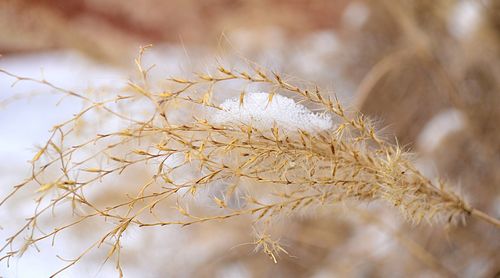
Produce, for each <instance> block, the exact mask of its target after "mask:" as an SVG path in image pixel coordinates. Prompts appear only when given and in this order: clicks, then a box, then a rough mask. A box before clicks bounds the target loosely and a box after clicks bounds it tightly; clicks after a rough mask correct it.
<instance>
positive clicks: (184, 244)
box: [0, 0, 500, 277]
mask: <svg viewBox="0 0 500 278" xmlns="http://www.w3.org/2000/svg"><path fill="white" fill-rule="evenodd" d="M150 43H152V44H154V47H153V48H152V50H151V51H150V52H149V53H148V55H147V56H146V57H145V58H146V60H147V62H148V63H150V64H152V63H154V64H156V65H157V66H156V68H155V69H154V71H153V72H152V75H153V78H156V79H157V80H161V79H162V78H166V77H169V76H175V75H179V74H182V73H184V72H192V71H194V70H197V69H201V70H203V69H204V68H206V67H214V65H215V64H216V62H217V61H219V60H224V61H228V62H229V63H231V64H235V65H237V64H238V63H241V61H242V60H243V59H249V60H251V61H254V62H256V63H258V64H260V65H262V66H264V67H267V68H270V69H272V70H275V71H278V72H282V73H286V74H288V75H290V76H293V77H295V78H297V79H298V80H307V81H311V82H314V83H316V84H318V86H320V87H322V88H324V90H325V91H327V92H329V93H331V94H336V95H337V96H338V97H339V99H340V100H341V101H342V102H344V103H345V104H346V105H347V106H348V107H350V108H351V109H359V110H361V111H362V112H363V113H365V114H366V115H368V116H370V117H371V118H372V119H374V120H375V121H376V123H377V125H378V126H379V127H380V128H382V129H383V133H384V135H386V137H387V138H388V139H389V140H393V141H394V142H397V143H398V144H400V145H402V146H404V147H405V148H406V149H407V150H409V151H411V152H413V153H415V158H416V161H417V164H418V166H419V168H420V169H421V171H423V172H424V173H425V174H426V175H427V176H429V178H435V177H438V176H439V177H442V178H444V179H446V180H448V181H449V183H450V184H451V186H452V187H453V188H454V189H456V191H458V192H461V194H463V195H464V196H466V198H467V199H468V200H469V202H470V203H471V204H472V205H473V206H475V207H478V208H479V209H482V210H484V211H487V212H488V213H489V214H491V215H493V216H495V217H497V218H499V217H500V128H499V126H498V123H499V122H500V1H495V0H482V1H481V0H475V1H473V0H470V1H467V0H461V1H458V0H457V1H453V0H442V1H433V0H402V1H390V0H381V1H361V0H359V1H348V0H337V1H328V0H314V1H308V0H291V1H285V0H252V1H239V0H206V1H194V0H141V1H139V0H130V1H120V0H80V1H77V0H3V1H0V54H1V55H2V57H0V68H2V69H6V70H8V71H10V72H13V73H15V74H18V75H21V76H28V77H34V78H45V79H47V80H49V81H51V82H53V83H54V84H56V85H58V86H61V87H64V88H67V89H73V90H78V91H79V92H91V91H93V90H104V89H106V90H113V89H119V88H120V87H121V86H122V85H123V84H124V83H126V80H127V79H128V78H129V77H130V76H131V75H132V72H133V71H134V63H133V58H134V57H135V56H136V55H137V53H138V49H139V46H141V45H147V44H150ZM13 81H14V80H13V79H12V78H10V77H8V76H6V75H3V74H0V182H1V183H0V184H1V188H0V195H1V196H3V195H4V194H6V193H7V192H8V191H9V188H10V187H11V185H13V184H15V183H16V182H18V181H19V180H22V179H23V178H24V177H25V176H26V175H28V174H29V165H28V164H27V163H26V161H27V160H29V159H31V158H32V157H33V154H34V152H35V149H34V146H35V145H36V144H42V143H44V142H45V140H46V139H47V136H48V132H47V131H48V130H49V129H50V128H51V127H52V126H53V125H55V124H57V123H58V122H61V121H64V120H65V119H67V118H68V117H71V115H72V114H73V113H75V112H78V109H79V108H80V107H81V105H80V103H78V102H76V101H72V100H65V101H64V102H63V103H61V104H58V101H59V99H60V97H58V96H56V95H54V94H52V93H51V90H50V89H47V88H44V87H43V86H40V85H37V84H34V83H23V82H21V83H19V84H16V86H14V87H11V84H12V82H13ZM56 104H58V105H56ZM392 138H394V139H392ZM22 197H24V198H27V199H30V195H29V194H28V193H26V194H25V195H24V196H22ZM29 212H30V211H29V209H27V208H25V207H24V206H23V205H22V201H21V200H18V201H16V202H10V204H8V207H7V210H6V209H2V210H0V219H1V221H0V226H1V227H2V228H3V230H0V237H2V238H4V237H6V236H7V235H8V231H9V228H10V226H11V225H12V226H15V225H19V224H20V222H19V219H22V217H23V216H25V215H27V214H29ZM16 219H17V220H16ZM285 222H286V223H285ZM285 222H284V223H283V224H282V226H283V227H280V225H279V224H278V225H277V227H276V229H277V230H278V231H280V229H281V233H279V234H280V235H281V238H282V241H283V242H284V243H285V248H286V249H287V250H288V251H289V252H290V254H291V255H292V256H287V255H283V256H282V257H280V258H279V263H278V264H274V263H272V261H271V260H269V259H268V258H267V257H266V256H265V255H263V254H260V253H258V254H254V253H253V252H252V246H248V245H241V244H242V243H247V242H251V240H252V237H251V236H252V231H251V228H250V226H249V225H248V221H246V220H244V219H243V220H233V221H229V222H227V223H224V224H221V223H207V224H203V225H199V226H197V227H190V228H182V229H181V228H172V227H169V228H158V229H150V230H139V229H136V230H131V231H130V232H129V233H128V234H127V236H128V238H127V243H126V244H125V249H126V250H127V251H124V252H125V253H124V255H123V257H124V259H123V260H124V269H125V274H126V277H165V276H169V277H498V276H499V275H500V234H499V233H498V230H495V228H494V227H490V226H488V225H487V224H484V223H476V221H475V220H472V219H470V220H469V221H468V222H467V224H466V225H458V226H452V225H429V224H427V223H422V224H420V225H418V226H412V225H411V224H408V223H405V222H404V221H403V219H402V218H401V217H400V216H399V215H398V214H397V213H394V212H393V211H392V210H391V208H386V207H385V206H384V205H381V206H379V205H376V204H375V205H374V204H370V205H361V206H359V207H358V208H357V209H356V210H355V211H352V210H350V209H349V210H347V209H345V208H343V206H342V205H339V206H338V207H335V208H332V209H329V210H326V211H318V212H317V213H315V214H314V215H301V216H294V217H292V218H291V219H289V220H288V221H285ZM88 232H90V231H88ZM79 235H80V236H79V237H78V236H73V237H69V238H66V239H62V240H61V241H59V242H58V245H56V247H51V246H50V244H49V245H47V246H43V248H41V253H38V252H37V251H36V250H31V251H29V252H27V253H26V255H25V257H23V258H22V259H21V260H19V261H17V260H16V261H11V267H10V268H6V265H5V264H0V277H1V276H5V277H35V276H37V277H40V276H48V274H50V273H52V272H53V271H54V270H57V266H60V265H61V261H60V260H59V259H57V258H56V256H55V254H59V251H61V250H59V249H58V247H57V246H63V248H62V249H64V248H68V246H71V248H73V249H76V248H77V247H78V246H79V245H80V244H81V242H80V241H81V240H80V239H81V237H82V234H81V233H80V234H79ZM83 236H85V234H83ZM101 259H102V256H101V257H99V256H98V255H96V256H95V257H91V259H90V260H89V261H85V263H83V264H81V265H80V266H78V267H76V268H75V269H73V270H71V271H69V272H68V273H65V274H63V275H62V277H87V276H88V275H92V276H96V277H108V276H110V275H114V274H112V273H113V266H107V265H102V260H101ZM65 275H67V276H65Z"/></svg>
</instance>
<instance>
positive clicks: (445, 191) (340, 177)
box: [0, 48, 500, 276]
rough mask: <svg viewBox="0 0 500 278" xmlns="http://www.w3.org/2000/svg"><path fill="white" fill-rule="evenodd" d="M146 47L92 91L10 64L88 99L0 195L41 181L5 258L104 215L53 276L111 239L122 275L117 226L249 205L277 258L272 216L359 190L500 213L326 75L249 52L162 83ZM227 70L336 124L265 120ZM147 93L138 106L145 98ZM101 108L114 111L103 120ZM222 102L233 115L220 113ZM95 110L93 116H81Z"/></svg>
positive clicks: (437, 208) (462, 214)
mask: <svg viewBox="0 0 500 278" xmlns="http://www.w3.org/2000/svg"><path fill="white" fill-rule="evenodd" d="M145 49H146V48H142V49H141V52H140V55H139V57H138V58H137V59H136V61H135V62H136V65H137V67H138V72H139V78H138V80H137V81H134V80H131V81H129V82H128V84H127V86H126V88H124V89H123V90H119V92H118V93H115V94H112V95H110V94H100V95H97V96H96V97H94V98H92V97H90V96H87V95H84V94H80V93H78V92H74V91H70V90H65V89H63V88H60V87H58V86H57V85H55V84H53V83H51V82H49V81H47V80H44V79H41V80H39V79H33V78H28V77H22V76H18V75H16V74H13V73H10V72H8V71H6V70H1V72H2V73H3V74H6V75H8V76H10V77H12V78H14V79H15V82H19V81H22V82H27V81H32V82H37V83H40V84H43V85H45V86H49V87H51V88H52V89H54V90H56V91H58V92H60V93H61V94H62V95H63V97H73V98H79V99H81V100H82V102H83V103H84V105H85V108H84V109H83V110H82V111H80V112H79V113H77V114H75V116H74V117H73V118H71V119H68V120H67V121H65V122H63V123H60V124H58V125H56V126H54V128H53V130H52V132H51V134H50V136H49V139H48V140H47V141H46V143H45V144H44V145H43V146H42V147H41V148H40V150H39V151H38V152H37V153H36V155H35V156H34V157H33V159H32V160H31V166H32V175H31V176H30V177H29V178H27V179H26V180H25V181H23V182H22V183H20V184H18V185H16V186H15V187H14V189H13V190H12V192H11V193H10V194H8V195H7V196H6V197H4V198H3V199H2V200H1V201H0V205H1V206H4V205H5V204H6V203H7V202H8V201H9V199H11V198H12V197H13V196H17V194H19V193H20V192H21V191H22V190H23V189H24V190H32V187H31V186H32V185H37V188H36V189H35V190H33V191H36V192H33V194H35V196H36V199H35V203H34V211H33V215H32V216H31V217H29V218H28V219H27V220H26V223H25V224H24V225H23V226H22V227H20V228H19V229H18V231H17V232H15V233H14V234H12V236H11V237H9V238H8V239H7V242H6V243H5V245H3V246H2V247H1V249H0V250H1V252H2V254H3V256H2V257H1V259H2V260H6V261H7V262H8V261H9V260H10V259H11V258H12V257H14V256H21V255H22V254H23V253H24V252H25V251H26V250H27V249H28V248H31V247H36V245H37V243H39V242H41V241H50V240H51V239H52V240H56V237H57V236H58V235H59V234H61V233H63V232H65V231H66V230H69V229H71V228H73V227H77V226H79V225H82V224H83V223H85V222H89V221H92V220H94V219H102V220H104V221H105V222H106V223H108V224H110V225H111V227H112V228H111V229H109V230H106V231H104V232H103V233H102V234H101V235H100V238H99V239H98V240H96V241H95V242H93V243H92V244H90V245H89V246H88V248H87V249H85V250H82V252H81V254H80V255H79V256H77V257H76V258H74V259H71V260H69V261H68V263H67V265H66V266H64V267H63V268H61V269H60V270H59V271H57V272H56V273H54V275H53V276H55V275H57V274H59V273H61V272H62V271H64V270H66V269H67V268H69V267H71V266H73V265H75V264H77V263H78V262H80V261H81V260H82V258H83V257H84V256H86V255H88V254H89V253H90V252H91V251H93V250H94V249H96V248H105V247H106V248H108V253H107V254H108V255H107V258H106V261H107V260H111V259H114V260H115V263H116V268H117V270H118V272H119V273H120V276H123V273H122V267H121V262H120V251H121V248H122V245H121V240H122V237H123V235H124V234H125V233H126V231H127V230H128V229H130V227H133V226H134V227H141V228H142V229H148V227H153V226H169V225H180V226H188V225H193V224H200V223H203V222H209V221H227V220H228V219H230V218H236V217H248V218H251V219H252V221H253V227H254V228H255V230H256V233H255V235H256V237H255V241H254V244H255V246H256V249H258V250H262V251H263V252H264V253H266V254H267V255H268V256H269V257H270V258H271V259H272V260H273V261H274V262H276V261H277V259H278V258H277V256H278V254H279V253H287V251H286V250H285V249H284V248H283V247H281V246H280V244H279V241H278V240H276V239H275V238H273V237H271V236H270V233H269V232H268V231H269V230H270V228H271V227H272V225H273V223H274V222H276V221H278V220H279V219H281V218H283V217H286V216H288V215H291V214H297V213H305V212H310V211H313V210H314V209H315V208H317V207H324V206H332V205H335V204H339V203H343V202H344V201H350V200H353V201H362V202H378V201H382V202H385V203H387V204H388V205H390V206H393V207H395V208H396V209H398V210H399V211H400V212H401V213H402V215H403V216H404V217H405V218H406V219H407V220H408V221H409V222H411V223H414V224H418V223H420V222H421V221H422V220H425V221H428V222H430V223H445V222H454V223H455V222H459V221H465V220H466V218H467V217H468V216H472V217H476V218H478V219H481V220H484V221H486V222H488V223H490V224H492V225H494V226H496V227H497V228H499V227H500V221H499V220H498V219H495V218H493V217H491V216H489V215H487V214H486V213H484V212H482V211H480V210H477V209H475V208H473V207H471V206H470V205H469V204H468V203H467V202H466V201H465V200H464V199H463V198H462V197H460V196H459V195H457V194H456V193H454V192H453V191H452V190H451V189H450V188H449V186H447V184H446V183H445V182H442V181H431V180H429V179H428V178H426V177H425V176H424V175H422V174H421V173H420V172H419V171H418V170H417V169H416V167H415V166H414V165H413V162H412V155H411V154H410V153H408V152H406V151H405V150H403V149H402V148H401V147H400V146H398V145H395V144H392V143H388V141H386V140H385V139H384V138H381V137H380V136H379V135H378V132H377V130H376V129H375V127H374V126H373V124H372V123H371V122H370V120H369V119H367V118H366V117H365V116H363V115H362V114H360V113H359V112H356V111H349V110H347V109H345V108H344V107H343V105H342V104H341V103H339V101H338V100H337V99H336V98H334V97H333V98H332V97H330V96H328V95H326V94H324V93H322V92H321V91H320V89H319V88H317V87H315V86H312V87H311V88H302V87H299V86H296V85H294V84H292V82H291V81H289V80H288V78H286V77H284V76H282V75H279V74H277V73H274V72H267V71H266V70H264V69H262V68H260V67H258V66H257V65H254V64H251V63H249V67H248V68H249V70H238V69H233V68H230V67H226V66H223V65H219V66H218V67H216V68H215V69H213V70H212V71H207V72H205V73H200V74H196V75H194V76H188V77H184V78H169V79H168V80H167V83H165V84H162V85H161V86H153V85H152V84H151V82H150V81H149V79H148V73H149V71H150V69H151V68H152V67H147V66H145V65H143V63H142V57H143V54H144V51H145ZM228 83H230V84H233V85H234V84H238V86H239V87H240V88H250V87H252V86H258V88H259V90H260V91H263V92H266V94H265V96H266V97H267V100H266V103H263V104H262V105H263V106H264V107H262V110H264V111H265V110H266V109H271V108H272V106H273V105H275V104H276V102H277V101H283V100H284V99H288V101H289V100H290V99H293V100H294V101H295V103H300V104H302V105H303V106H298V104H297V105H296V106H293V105H292V106H290V107H291V108H289V109H299V108H297V107H301V108H300V109H305V108H304V107H308V109H310V110H311V111H312V110H314V111H317V113H312V112H307V111H306V112H304V110H301V112H300V113H302V114H304V113H305V114H306V115H308V116H310V117H312V118H315V117H316V118H321V119H324V120H327V121H328V120H329V121H332V123H333V125H332V127H331V128H327V129H324V128H323V129H321V128H311V126H312V123H310V122H302V123H296V124H295V125H293V124H292V125H291V126H287V125H286V124H283V122H280V121H275V122H273V123H272V124H271V125H269V124H264V125H262V124H254V123H258V122H259V121H261V120H262V119H260V118H258V117H263V116H254V118H252V116H251V114H250V120H242V118H238V117H233V116H234V114H231V113H232V112H231V111H229V110H228V108H227V106H224V103H226V104H227V102H222V100H223V99H222V97H221V95H225V96H227V92H226V93H225V94H222V92H224V91H225V90H229V89H228V87H227V85H226V84H228ZM230 91H231V90H230ZM232 91H234V90H232ZM252 94H254V93H252V92H249V90H246V89H243V90H241V91H240V92H238V93H234V97H233V98H231V99H232V101H233V103H235V102H236V103H238V105H239V107H240V108H244V107H246V105H249V104H248V103H247V101H249V100H251V98H250V97H249V96H251V95H252ZM287 97H288V98H287ZM221 103H222V104H221ZM137 104H140V109H135V108H137V107H138V106H137ZM268 106H269V107H268ZM134 107H135V108H134ZM294 107H295V108H294ZM136 110H146V111H147V112H146V115H144V114H141V113H139V112H138V111H136ZM218 113H219V114H218ZM220 113H222V114H220ZM224 113H229V114H224ZM290 113H291V114H293V113H297V111H290ZM307 113H309V114H307ZM92 114H94V115H97V116H98V118H99V119H101V120H104V121H106V119H107V120H108V121H113V122H112V124H110V123H108V124H106V123H104V124H103V123H97V122H95V118H92V117H90V116H89V115H92ZM214 115H229V116H227V117H226V118H225V119H226V120H216V118H217V117H214ZM231 115H233V116H231ZM240 116H241V115H240ZM92 119H94V120H92ZM306 119H310V118H307V117H306ZM86 121H87V122H88V121H90V123H87V124H86V125H83V128H82V127H81V126H82V122H86ZM93 121H94V122H93ZM117 126H118V127H119V128H118V129H117V128H116V127H117ZM298 127H299V128H298ZM300 127H302V128H300ZM86 128H88V129H86ZM93 128H97V130H96V131H95V132H94V131H93ZM138 168H139V169H140V168H142V169H148V170H149V171H150V172H149V176H145V177H144V176H143V177H141V179H144V180H145V182H143V183H137V184H136V183H133V184H131V185H129V186H126V185H123V187H122V190H123V191H119V192H118V193H117V195H114V196H112V197H111V198H110V200H111V201H109V200H108V202H101V201H100V198H103V196H102V194H103V192H105V190H104V189H103V187H105V186H106V185H107V184H109V183H112V182H113V181H114V180H116V178H117V177H118V176H119V175H123V174H125V173H126V172H127V171H132V169H138ZM125 191H126V192H125ZM68 210H70V211H71V213H72V216H71V217H70V219H71V220H69V221H65V222H63V223H59V221H58V219H59V218H57V215H60V214H64V213H66V212H67V211H68ZM52 214H55V215H56V216H55V217H52ZM47 219H49V220H48V221H47ZM40 223H43V226H44V227H45V226H48V227H49V230H46V227H45V228H42V227H41V226H42V225H40ZM419 252H420V253H419V254H422V253H423V251H419ZM421 256H423V257H425V254H424V255H421Z"/></svg>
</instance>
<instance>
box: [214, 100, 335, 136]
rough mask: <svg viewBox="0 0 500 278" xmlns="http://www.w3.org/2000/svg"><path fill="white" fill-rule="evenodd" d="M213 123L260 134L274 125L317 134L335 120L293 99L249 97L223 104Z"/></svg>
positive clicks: (287, 129) (288, 129)
mask: <svg viewBox="0 0 500 278" xmlns="http://www.w3.org/2000/svg"><path fill="white" fill-rule="evenodd" d="M220 107H221V108H222V109H223V110H219V111H217V112H216V113H215V114H214V115H213V117H212V119H211V120H212V121H213V122H214V123H217V124H241V123H243V124H247V125H251V126H253V127H254V128H257V129H259V130H270V129H271V128H273V127H274V126H275V125H276V126H278V127H280V128H281V129H284V130H286V131H292V132H293V131H297V130H298V129H301V130H304V131H307V132H309V133H316V132H319V131H323V130H327V129H330V128H331V127H332V118H331V117H330V116H329V115H326V114H319V113H313V112H311V111H310V110H309V109H307V108H306V107H305V106H303V105H301V104H298V103H296V102H295V101H294V100H293V99H291V98H288V97H284V96H282V95H279V94H275V95H273V96H271V95H270V94H268V93H246V94H245V95H244V97H243V102H242V103H240V98H232V99H228V100H226V101H224V102H223V103H222V104H221V105H220Z"/></svg>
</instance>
